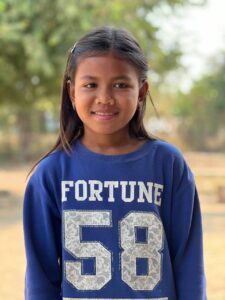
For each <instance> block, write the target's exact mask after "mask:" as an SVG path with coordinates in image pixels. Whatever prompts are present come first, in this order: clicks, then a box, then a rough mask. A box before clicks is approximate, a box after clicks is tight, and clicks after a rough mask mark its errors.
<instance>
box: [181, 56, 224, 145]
mask: <svg viewBox="0 0 225 300" xmlns="http://www.w3.org/2000/svg"><path fill="white" fill-rule="evenodd" d="M175 107H176V114H177V115H178V116H179V117H180V118H182V122H181V124H180V132H181V134H182V136H183V137H184V139H185V140H186V142H187V143H189V144H190V145H192V148H194V149H197V150H210V149H216V148H217V147H219V143H218V142H217V139H218V137H219V135H220V134H221V136H222V141H223V142H220V147H221V148H222V147H224V145H225V132H224V120H225V55H224V57H223V61H222V63H221V62H220V63H219V64H215V66H214V69H213V70H212V71H211V72H210V73H209V74H206V75H204V76H203V77H202V78H201V79H200V80H198V81H196V82H195V83H194V85H193V87H192V89H191V90H190V92H189V93H188V94H181V93H180V94H179V96H178V100H177V102H176V106H175Z"/></svg>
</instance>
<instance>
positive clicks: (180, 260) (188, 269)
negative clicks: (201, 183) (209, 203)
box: [171, 160, 207, 300]
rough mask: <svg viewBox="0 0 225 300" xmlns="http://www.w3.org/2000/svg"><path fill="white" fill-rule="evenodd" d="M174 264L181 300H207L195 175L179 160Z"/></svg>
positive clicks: (174, 217) (178, 297) (173, 241)
mask: <svg viewBox="0 0 225 300" xmlns="http://www.w3.org/2000/svg"><path fill="white" fill-rule="evenodd" d="M171 231H172V232H171V233H172V247H171V252H172V259H173V261H172V263H173V269H174V276H175V283H176V290H177V299H178V300H190V299H192V300H206V299H207V296H206V283H205V273H204V262H203V236H202V235H203V234H202V220H201V211H200V204H199V198H198V193H197V190H196V186H195V182H194V178H193V174H192V172H191V171H190V169H189V167H188V166H187V164H186V162H185V161H184V160H180V161H179V162H178V163H177V162H176V166H175V168H174V186H173V202H172V228H171Z"/></svg>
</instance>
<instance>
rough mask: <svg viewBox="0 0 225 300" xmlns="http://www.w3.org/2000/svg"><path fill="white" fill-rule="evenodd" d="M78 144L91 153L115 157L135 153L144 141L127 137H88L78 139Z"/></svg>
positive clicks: (86, 135) (85, 135)
mask: <svg viewBox="0 0 225 300" xmlns="http://www.w3.org/2000/svg"><path fill="white" fill-rule="evenodd" d="M80 142H81V143H82V144H83V145H84V146H85V147H86V148H88V149H90V150H91V151H93V152H97V153H101V154H108V155H116V154H125V153H129V152H132V151H135V150H136V149H138V148H139V147H141V146H142V145H143V144H144V142H145V141H144V140H138V139H137V138H134V137H131V136H130V135H129V134H127V135H122V136H121V135H117V136H115V135H113V136H111V135H108V134H107V135H101V136H99V135H98V136H95V135H88V134H84V136H83V137H82V138H81V139H80Z"/></svg>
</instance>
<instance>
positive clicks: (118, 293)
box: [24, 140, 207, 300]
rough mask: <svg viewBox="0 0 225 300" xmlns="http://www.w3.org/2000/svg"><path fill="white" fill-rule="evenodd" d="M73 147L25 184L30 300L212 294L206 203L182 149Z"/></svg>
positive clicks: (173, 299)
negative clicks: (116, 151)
mask: <svg viewBox="0 0 225 300" xmlns="http://www.w3.org/2000/svg"><path fill="white" fill-rule="evenodd" d="M72 150H73V151H72V154H71V155H68V154H66V153H65V152H64V151H63V150H57V151H55V152H54V153H52V154H50V155H49V156H48V157H47V158H45V159H44V160H43V161H41V163H40V164H39V165H38V167H37V168H36V170H35V172H34V173H33V174H32V176H31V177H30V179H29V182H28V184H27V188H26V191H25V198H24V236H25V247H26V257H27V269H26V283H25V299H26V300H59V299H64V300H75V299H83V300H85V299H90V300H91V299H92V300H94V299H95V300H96V299H107V300H109V299H114V300H119V299H124V300H125V299H127V300H128V299H129V300H130V299H140V300H141V299H143V300H144V299H146V300H147V299H148V300H206V299H207V298H206V286H205V275H204V266H203V246H202V224H201V213H200V207H199V199H198V194H197V191H196V188H195V183H194V178H193V174H192V172H191V171H190V169H189V167H188V165H187V164H186V162H185V160H184V158H183V156H182V154H181V153H180V152H179V150H177V148H175V147H174V146H172V145H170V144H168V143H166V142H162V141H151V140H148V141H146V142H145V144H144V145H143V146H142V147H141V148H139V149H138V150H136V151H133V152H130V153H128V154H121V155H103V154H99V153H95V152H93V151H90V150H89V149H87V148H86V147H85V146H84V145H82V144H81V143H80V141H79V140H77V141H75V142H74V143H73V144H72Z"/></svg>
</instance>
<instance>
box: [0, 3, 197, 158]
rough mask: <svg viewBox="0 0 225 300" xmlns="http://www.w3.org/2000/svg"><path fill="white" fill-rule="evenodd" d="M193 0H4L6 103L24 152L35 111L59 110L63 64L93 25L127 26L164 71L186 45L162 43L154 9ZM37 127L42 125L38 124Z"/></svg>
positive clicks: (0, 17) (1, 34)
mask: <svg viewBox="0 0 225 300" xmlns="http://www.w3.org/2000/svg"><path fill="white" fill-rule="evenodd" d="M190 3H191V1H189V0H164V1H162V0H154V1H148V0H132V1H131V0H124V1H121V0H114V1H108V2H107V8H106V5H105V4H104V5H103V2H102V1H101V0H92V1H90V0H82V1H74V0H67V1H66V2H65V1H63V0H48V1H46V0H39V1H31V0H17V1H16V0H4V1H3V0H0V26H1V30H0V45H1V48H0V68H1V74H0V95H1V98H0V105H2V106H3V105H4V106H6V107H10V108H11V111H12V113H14V114H15V116H16V123H17V128H18V133H19V134H20V139H19V140H20V143H21V148H22V149H23V151H22V152H21V153H22V154H23V155H24V157H26V156H27V153H28V152H29V143H30V141H29V137H30V136H31V131H33V130H35V128H34V127H39V126H37V125H38V124H41V123H40V122H34V121H33V120H34V117H35V115H36V114H35V113H36V112H37V111H39V112H40V113H43V112H44V111H45V110H46V109H48V110H55V111H57V109H58V106H59V104H58V103H59V96H58V95H59V93H60V86H61V80H62V75H63V69H64V66H65V61H66V58H65V56H66V53H67V49H69V48H70V47H71V46H72V45H73V44H74V42H75V41H76V40H77V39H79V37H80V36H81V35H82V34H83V33H84V32H86V31H87V30H89V29H90V28H92V27H95V26H98V25H102V24H109V25H110V24H113V25H116V26H122V27H126V28H127V29H128V30H130V31H131V32H133V34H134V35H135V36H136V37H137V38H138V40H139V41H140V43H141V44H142V45H143V47H144V50H145V53H146V55H147V56H148V58H149V59H150V60H151V66H152V68H153V69H155V70H159V71H158V72H159V75H163V74H165V73H166V72H168V71H170V70H171V69H173V68H175V67H176V66H177V64H178V62H177V61H178V57H179V56H180V50H179V49H177V48H176V47H175V48H171V49H169V50H165V49H163V48H162V45H161V43H160V41H159V40H158V38H157V31H158V28H157V27H156V26H154V25H153V24H152V22H151V20H150V13H152V12H154V10H155V9H160V7H161V6H163V5H164V6H165V5H166V6H168V7H171V8H173V9H174V8H175V7H177V6H179V7H180V6H184V5H185V4H190ZM36 129H37V130H38V129H39V128H36Z"/></svg>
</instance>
